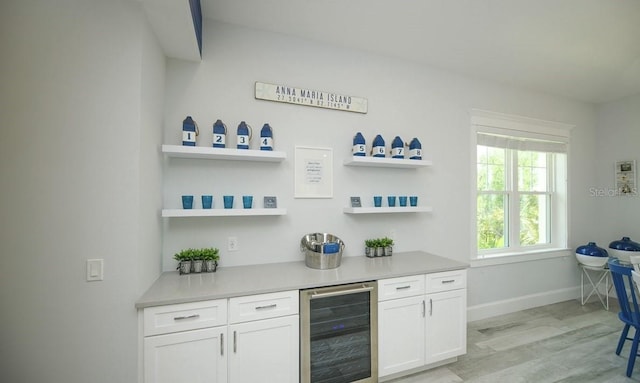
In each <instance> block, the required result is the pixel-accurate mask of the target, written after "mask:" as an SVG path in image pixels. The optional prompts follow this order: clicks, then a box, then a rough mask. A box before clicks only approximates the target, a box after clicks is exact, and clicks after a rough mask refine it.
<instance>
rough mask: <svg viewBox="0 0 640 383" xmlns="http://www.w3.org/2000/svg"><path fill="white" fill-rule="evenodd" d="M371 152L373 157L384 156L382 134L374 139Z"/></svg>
mask: <svg viewBox="0 0 640 383" xmlns="http://www.w3.org/2000/svg"><path fill="white" fill-rule="evenodd" d="M371 154H372V155H373V157H384V156H385V151H384V139H383V138H382V136H381V135H379V134H378V135H377V136H376V138H374V139H373V147H372V148H371Z"/></svg>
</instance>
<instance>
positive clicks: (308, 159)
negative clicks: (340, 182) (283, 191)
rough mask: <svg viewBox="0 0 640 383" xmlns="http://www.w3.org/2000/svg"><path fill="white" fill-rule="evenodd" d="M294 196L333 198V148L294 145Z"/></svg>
mask: <svg viewBox="0 0 640 383" xmlns="http://www.w3.org/2000/svg"><path fill="white" fill-rule="evenodd" d="M294 197H295V198H333V149H331V148H312V147H306V146H296V148H295V193H294Z"/></svg>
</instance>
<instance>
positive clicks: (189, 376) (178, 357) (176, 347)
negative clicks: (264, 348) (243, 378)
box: [144, 326, 227, 383]
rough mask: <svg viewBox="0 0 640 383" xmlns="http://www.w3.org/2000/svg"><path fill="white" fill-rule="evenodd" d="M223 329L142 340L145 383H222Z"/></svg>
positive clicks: (224, 374)
mask: <svg viewBox="0 0 640 383" xmlns="http://www.w3.org/2000/svg"><path fill="white" fill-rule="evenodd" d="M226 331H227V328H226V326H224V327H214V328H207V329H202V330H192V331H184V332H178V333H173V334H166V335H157V336H149V337H146V338H144V381H145V383H182V382H184V383H218V382H219V383H225V382H226V381H227V351H226V349H225V347H226V344H225V343H226V335H225V334H226Z"/></svg>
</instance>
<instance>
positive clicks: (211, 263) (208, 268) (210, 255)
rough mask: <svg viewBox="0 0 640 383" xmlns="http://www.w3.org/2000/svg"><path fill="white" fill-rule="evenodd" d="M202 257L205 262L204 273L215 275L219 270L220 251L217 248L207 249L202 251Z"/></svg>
mask: <svg viewBox="0 0 640 383" xmlns="http://www.w3.org/2000/svg"><path fill="white" fill-rule="evenodd" d="M200 256H201V257H202V260H203V261H204V265H203V271H204V272H207V273H213V272H215V271H216V269H217V268H218V260H219V259H220V256H219V255H218V249H217V248H215V247H207V248H204V249H201V250H200Z"/></svg>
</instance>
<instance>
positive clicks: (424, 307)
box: [422, 299, 427, 318]
mask: <svg viewBox="0 0 640 383" xmlns="http://www.w3.org/2000/svg"><path fill="white" fill-rule="evenodd" d="M426 306H427V305H426V303H424V299H423V300H422V317H423V318H424V316H425V313H426Z"/></svg>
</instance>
